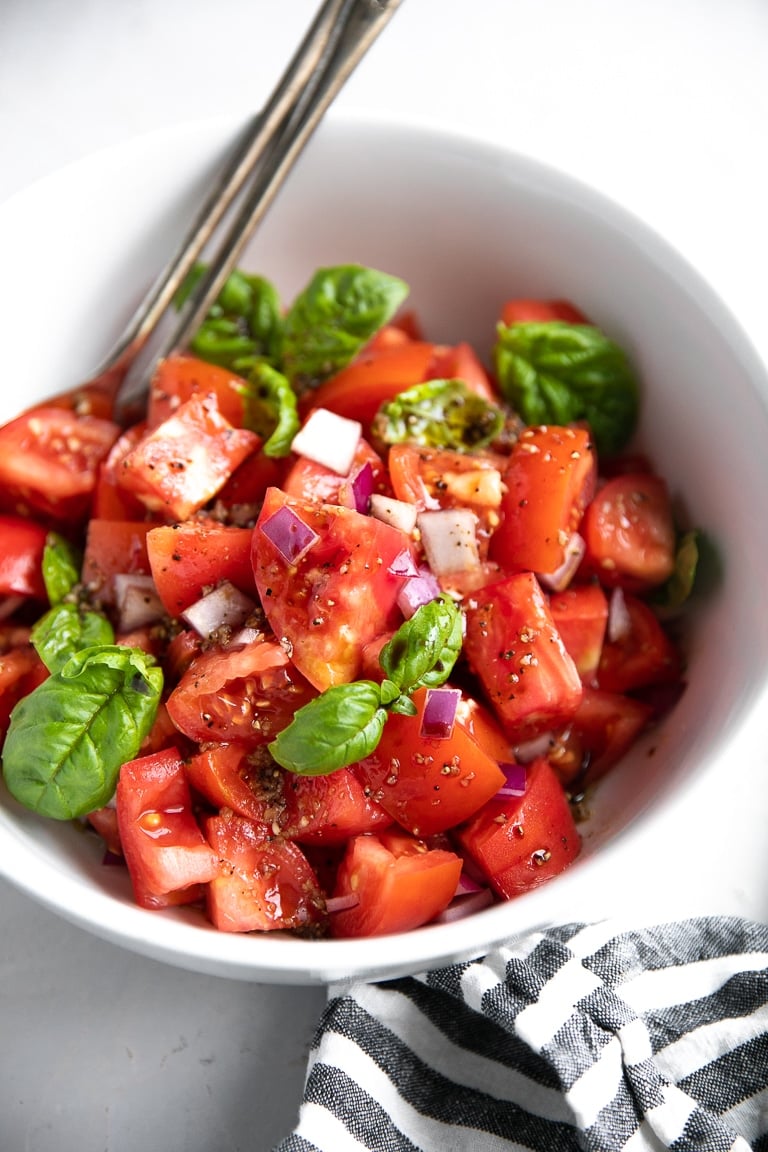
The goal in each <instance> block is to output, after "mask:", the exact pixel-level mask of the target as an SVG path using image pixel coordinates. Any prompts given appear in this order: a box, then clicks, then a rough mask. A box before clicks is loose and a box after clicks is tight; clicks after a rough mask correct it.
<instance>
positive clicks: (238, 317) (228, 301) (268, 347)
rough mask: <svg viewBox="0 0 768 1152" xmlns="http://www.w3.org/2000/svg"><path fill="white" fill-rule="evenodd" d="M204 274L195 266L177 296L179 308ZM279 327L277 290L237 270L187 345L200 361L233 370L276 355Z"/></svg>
mask: <svg viewBox="0 0 768 1152" xmlns="http://www.w3.org/2000/svg"><path fill="white" fill-rule="evenodd" d="M205 271H206V268H205V265H204V264H198V265H196V267H195V268H193V270H192V271H191V272H190V273H189V275H188V276H187V278H186V279H185V281H184V283H183V284H182V286H181V288H180V289H179V291H178V292H177V294H176V298H175V301H174V303H175V305H176V307H177V308H182V307H183V306H184V304H185V303H186V301H187V300H188V299H189V296H190V295H191V293H192V291H193V290H194V288H195V287H196V285H197V283H198V281H199V280H200V279H201V277H202V276H203V275H204V273H205ZM281 325H282V318H281V309H280V297H279V295H278V293H277V289H276V288H275V287H274V285H273V284H271V283H270V281H269V280H266V279H265V278H264V277H263V276H251V275H249V274H247V273H245V272H241V271H240V270H239V269H235V271H234V272H232V273H231V274H230V275H229V276H228V278H227V280H226V282H225V284H224V287H223V288H222V290H221V292H220V293H219V295H218V297H217V299H216V302H215V303H214V305H213V306H212V308H211V309H210V311H209V313H208V315H207V317H206V318H205V320H204V322H203V323H202V325H201V326H200V328H199V329H198V331H197V332H196V333H195V335H194V337H193V338H192V340H191V342H190V351H192V352H193V353H194V354H195V355H196V356H199V357H200V359H201V360H207V361H208V362H209V363H211V364H218V365H219V366H221V367H223V368H229V369H232V370H233V371H234V370H236V369H235V361H236V360H239V359H242V358H243V357H248V356H252V357H266V358H268V359H270V360H271V359H274V357H275V356H276V355H277V352H278V347H279V339H280V329H281Z"/></svg>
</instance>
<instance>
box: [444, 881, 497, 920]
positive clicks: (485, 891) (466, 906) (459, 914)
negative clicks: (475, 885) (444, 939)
mask: <svg viewBox="0 0 768 1152" xmlns="http://www.w3.org/2000/svg"><path fill="white" fill-rule="evenodd" d="M493 902H494V899H493V892H491V890H490V888H482V889H481V890H480V891H479V892H473V893H472V895H471V896H457V897H455V898H454V899H453V900H452V901H451V903H450V904H449V905H448V907H447V908H446V909H444V910H443V911H442V912H441V913H440V915H439V916H436V917H435V919H434V921H433V923H435V924H452V923H453V922H454V921H455V920H463V919H464V917H465V916H471V915H472V914H473V913H474V912H480V911H481V909H483V908H488V907H489V906H490V905H491V904H493Z"/></svg>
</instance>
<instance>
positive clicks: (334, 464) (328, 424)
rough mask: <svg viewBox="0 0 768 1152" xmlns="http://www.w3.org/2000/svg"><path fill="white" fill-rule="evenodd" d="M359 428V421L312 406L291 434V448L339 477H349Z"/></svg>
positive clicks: (361, 428) (359, 431) (360, 431)
mask: <svg viewBox="0 0 768 1152" xmlns="http://www.w3.org/2000/svg"><path fill="white" fill-rule="evenodd" d="M362 431H363V426H362V424H360V422H359V421H358V420H348V419H347V418H346V416H338V415H337V414H336V413H335V412H329V411H328V409H327V408H315V409H314V410H313V411H312V412H310V414H309V416H308V417H307V419H306V420H305V422H304V426H303V427H302V428H300V429H299V431H298V432H297V433H296V435H295V436H294V438H293V441H292V443H291V451H293V452H295V453H296V454H297V455H298V456H306V458H307V459H308V460H314V461H315V463H316V464H322V465H323V466H324V467H325V468H330V470H331V471H332V472H336V473H337V474H338V475H339V476H348V475H349V470H350V468H351V467H352V463H353V461H354V459H355V452H356V451H357V446H358V444H359V443H360V436H361V435H362Z"/></svg>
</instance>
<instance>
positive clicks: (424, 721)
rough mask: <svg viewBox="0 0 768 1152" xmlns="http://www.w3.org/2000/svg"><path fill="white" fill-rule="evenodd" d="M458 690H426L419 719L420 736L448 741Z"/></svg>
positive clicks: (457, 699)
mask: <svg viewBox="0 0 768 1152" xmlns="http://www.w3.org/2000/svg"><path fill="white" fill-rule="evenodd" d="M460 699H461V690H460V689H459V688H428V689H427V698H426V701H425V703H424V712H423V714H422V717H421V735H422V736H424V737H426V738H427V739H429V740H448V739H449V738H450V736H451V733H452V732H453V722H454V720H455V719H456V707H457V705H458V703H459V700H460Z"/></svg>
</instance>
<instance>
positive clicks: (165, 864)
mask: <svg viewBox="0 0 768 1152" xmlns="http://www.w3.org/2000/svg"><path fill="white" fill-rule="evenodd" d="M117 821H118V827H119V830H120V843H121V844H122V848H123V854H124V855H125V859H126V863H127V864H128V871H129V872H130V875H131V883H132V885H133V891H134V896H135V898H136V902H137V903H138V904H140V905H141V907H142V908H164V907H167V906H168V905H171V904H186V903H191V902H193V901H195V900H197V899H199V897H200V894H201V889H200V887H199V885H201V884H205V883H207V882H208V881H209V880H212V879H213V878H214V876H216V875H217V874H218V872H219V867H220V865H219V861H218V857H217V856H216V853H215V852H214V851H213V849H212V848H211V847H210V845H209V844H208V843H207V842H206V839H205V837H204V836H203V834H202V832H201V831H200V828H199V827H198V825H197V822H196V821H195V818H194V815H193V813H192V798H191V795H190V791H189V784H188V783H187V777H186V773H185V771H184V763H183V761H182V759H181V756H180V755H179V753H178V751H177V750H176V749H175V748H167V749H165V750H163V751H162V752H155V753H152V754H151V755H149V756H143V757H141V758H140V759H138V760H132V761H130V762H129V763H128V764H124V765H123V767H122V768H121V769H120V777H119V779H118V783H117Z"/></svg>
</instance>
